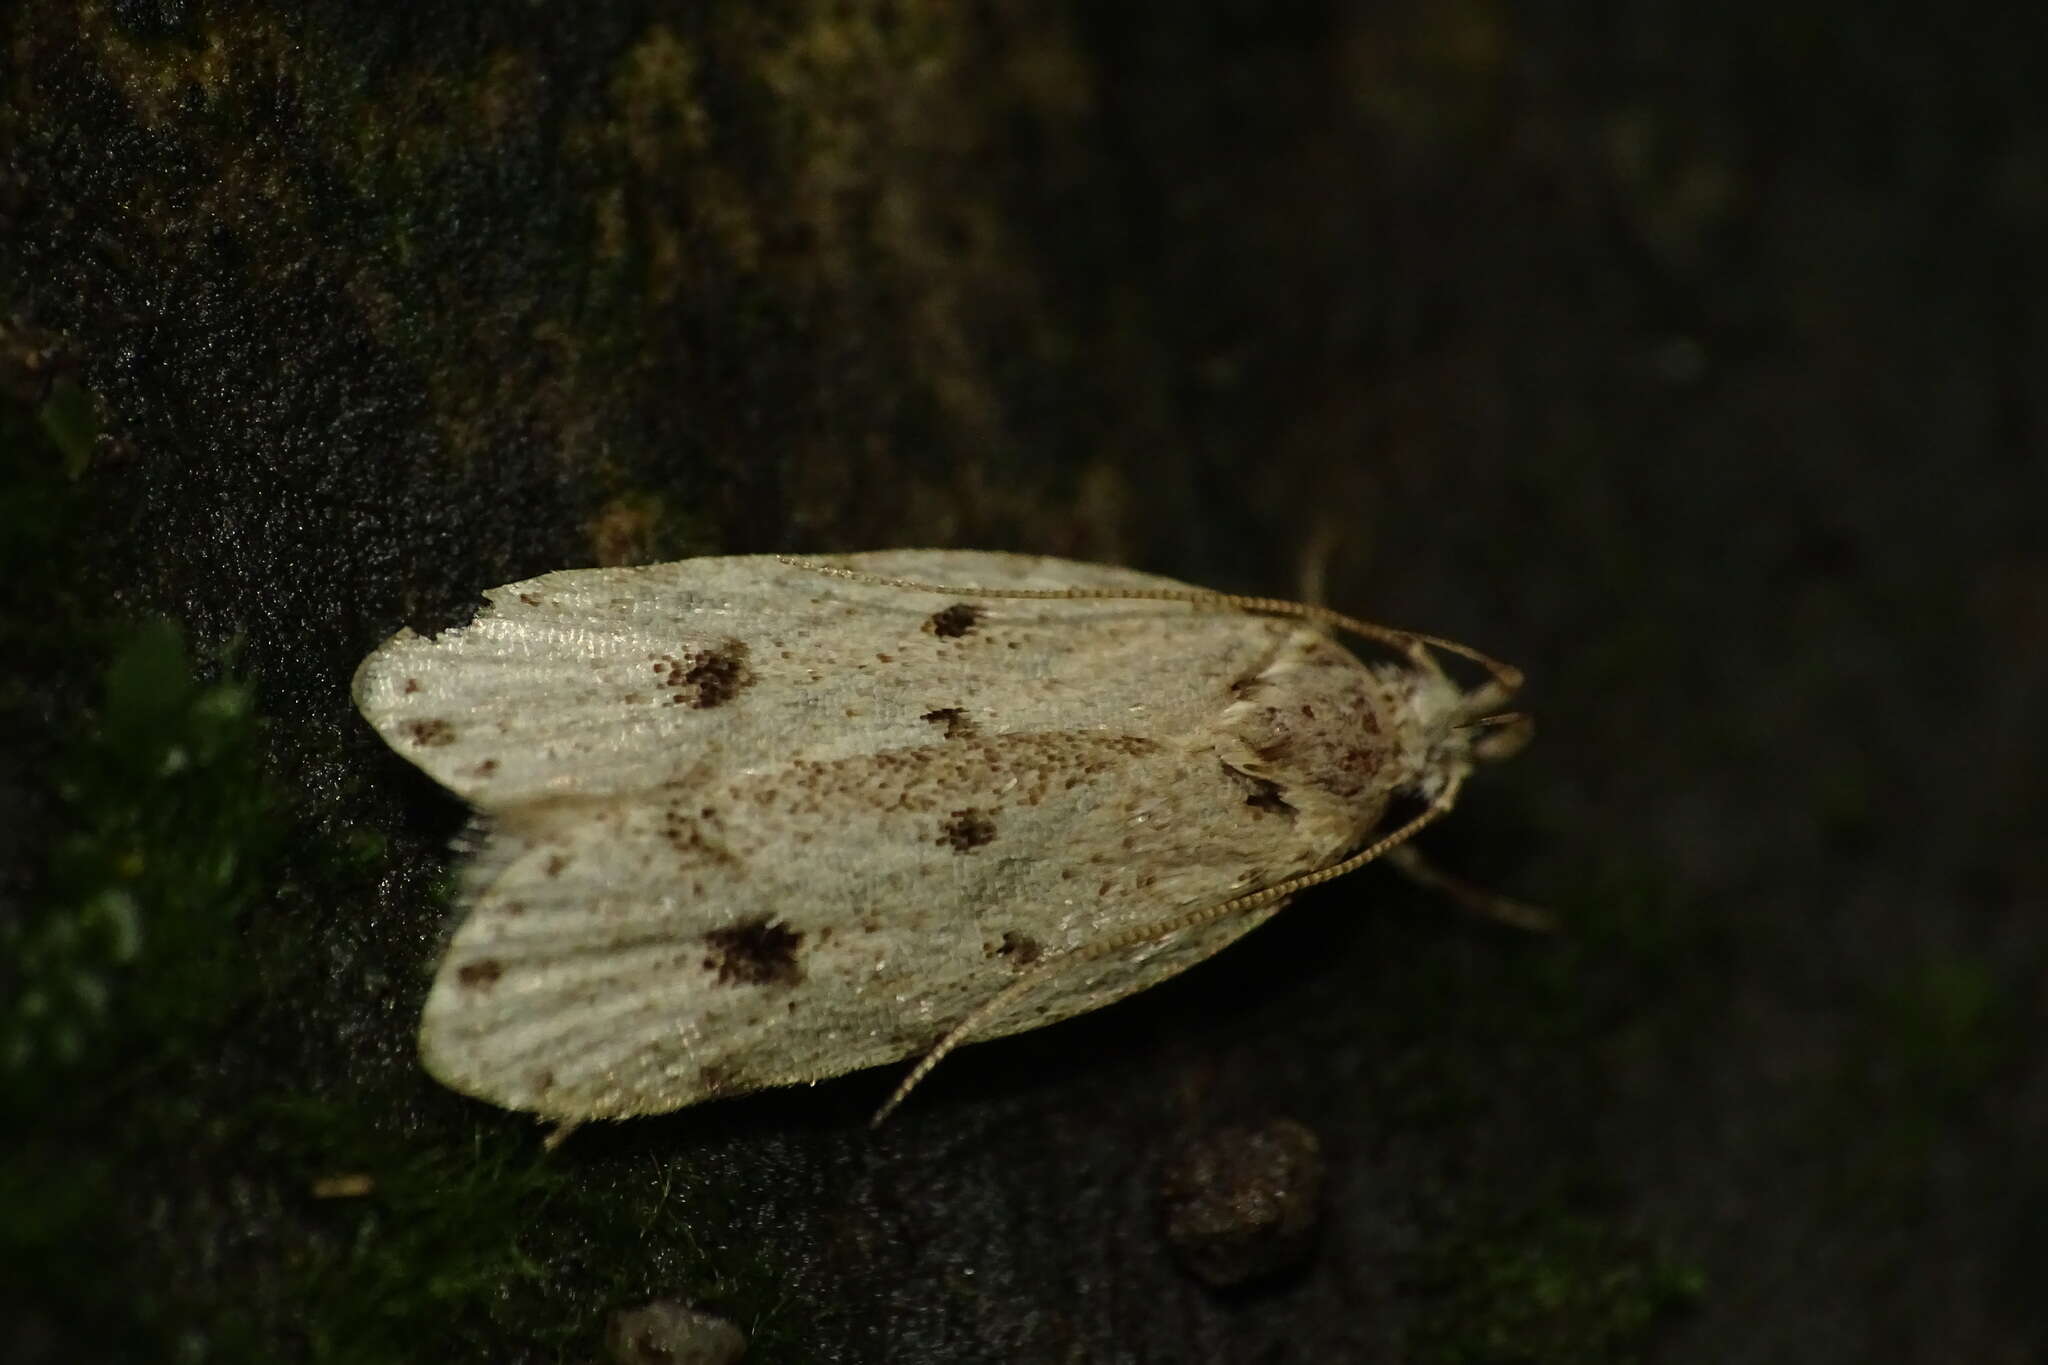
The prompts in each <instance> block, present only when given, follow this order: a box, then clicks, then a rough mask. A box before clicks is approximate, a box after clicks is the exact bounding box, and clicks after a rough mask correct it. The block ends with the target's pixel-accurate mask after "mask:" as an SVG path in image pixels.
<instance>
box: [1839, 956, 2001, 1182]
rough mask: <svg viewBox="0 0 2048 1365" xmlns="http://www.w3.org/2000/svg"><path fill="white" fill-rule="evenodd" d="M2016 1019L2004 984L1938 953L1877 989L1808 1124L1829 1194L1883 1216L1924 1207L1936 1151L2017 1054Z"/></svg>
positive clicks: (1974, 1111)
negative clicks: (1821, 1152)
mask: <svg viewBox="0 0 2048 1365" xmlns="http://www.w3.org/2000/svg"><path fill="white" fill-rule="evenodd" d="M2022 1019H2023V1011H2021V1010H2020V1009H2019V1008H2018V1006H2017V1003H2016V998H2015V995H2014V992H2013V988H2012V986H2011V984H2010V983H2009V982H2008V981H2007V980H2005V979H2004V978H2003V977H2002V976H2001V975H2000V974H1999V973H1997V972H1996V971H1994V970H1993V969H1992V967H1991V966H1990V964H1988V963H1986V962H1984V961H1981V960H1978V959H1976V958H1971V957H1966V956H1960V955H1937V956H1935V957H1932V958H1930V959H1928V960H1926V961H1924V962H1921V963H1918V964H1916V965H1915V966H1913V967H1912V968H1910V969H1908V970H1907V971H1906V972H1904V973H1903V974H1902V975H1901V976H1900V977H1899V978H1898V979H1896V980H1894V981H1892V982H1891V983H1890V984H1888V985H1886V986H1884V987H1883V988H1881V989H1879V990H1876V991H1873V992H1872V993H1871V995H1870V997H1869V999H1868V1001H1867V1003H1866V1005H1865V1008H1864V1009H1863V1010H1862V1011H1861V1014H1860V1017H1859V1018H1858V1021H1857V1026H1856V1028H1855V1030H1854V1032H1853V1033H1852V1034H1851V1037H1850V1039H1849V1043H1848V1046H1847V1048H1846V1049H1845V1053H1844V1057H1845V1063H1844V1066H1843V1069H1842V1071H1841V1073H1840V1078H1839V1083H1838V1084H1837V1085H1836V1086H1835V1087H1834V1088H1833V1089H1832V1091H1831V1092H1830V1093H1829V1094H1828V1095H1827V1096H1826V1098H1825V1100H1824V1101H1823V1104H1822V1108H1821V1114H1820V1118H1819V1120H1818V1123H1817V1125H1816V1128H1817V1132H1816V1135H1815V1140H1816V1141H1817V1142H1818V1143H1820V1144H1822V1145H1823V1146H1825V1148H1826V1149H1827V1150H1828V1151H1829V1152H1830V1153H1832V1156H1831V1158H1830V1161H1829V1169H1830V1170H1832V1171H1833V1172H1834V1173H1835V1181H1836V1184H1835V1188H1834V1191H1833V1193H1834V1195H1835V1197H1836V1198H1837V1199H1838V1200H1839V1201H1841V1202H1842V1203H1843V1204H1844V1205H1845V1206H1846V1207H1848V1208H1851V1209H1855V1210H1859V1211H1861V1212H1863V1213H1864V1214H1865V1215H1868V1214H1870V1213H1872V1212H1873V1211H1882V1212H1883V1214H1884V1215H1885V1216H1887V1217H1890V1216H1898V1215H1899V1214H1900V1213H1901V1212H1902V1206H1903V1208H1910V1207H1912V1206H1913V1205H1915V1204H1917V1203H1918V1202H1919V1201H1920V1200H1921V1199H1922V1198H1924V1197H1925V1195H1926V1192H1927V1185H1928V1175H1929V1171H1930V1166H1931V1163H1932V1162H1933V1161H1934V1159H1935V1153H1936V1151H1937V1149H1938V1148H1939V1146H1940V1144H1941V1143H1943V1142H1944V1141H1945V1140H1947V1139H1948V1138H1949V1137H1950V1136H1951V1135H1953V1134H1954V1133H1955V1132H1957V1131H1959V1130H1963V1129H1967V1128H1968V1127H1969V1126H1970V1125H1971V1124H1973V1123H1974V1122H1976V1121H1977V1120H1978V1117H1979V1115H1980V1113H1981V1110H1982V1108H1983V1101H1984V1097H1985V1096H1986V1095H1987V1094H1989V1093H1991V1091H1992V1089H1993V1087H1994V1084H1995V1082H1996V1080H1997V1078H1998V1076H1999V1074H2000V1072H2001V1071H2002V1070H2003V1069H2004V1068H2005V1067H2006V1066H2008V1065H2009V1064H2010V1063H2011V1062H2012V1060H2013V1059H2014V1058H2015V1057H2017V1056H2019V1055H2020V1054H2021V1052H2022V1051H2023V1050H2024V1041H2023V1034H2022V1031H2021V1030H2022Z"/></svg>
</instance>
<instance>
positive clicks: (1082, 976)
mask: <svg viewBox="0 0 2048 1365" xmlns="http://www.w3.org/2000/svg"><path fill="white" fill-rule="evenodd" d="M992 792H994V793H1001V795H1000V796H998V797H994V798H992V797H991V793H992ZM1329 856H1331V851H1330V850H1329V849H1327V848H1324V847H1318V846H1316V845H1314V844H1313V843H1312V842H1311V841H1308V840H1304V839H1301V838H1298V837H1293V836H1292V835H1290V833H1289V831H1288V830H1287V829H1286V828H1285V822H1284V820H1283V818H1282V817H1280V816H1277V815H1274V814H1271V813H1269V812H1266V811H1263V810H1261V809H1259V808H1256V807H1252V806H1248V805H1246V804H1245V803H1244V801H1243V799H1242V791H1241V789H1239V788H1238V787H1236V786H1235V785H1234V784H1233V783H1232V782H1231V781H1230V780H1229V779H1228V777H1227V776H1226V775H1224V774H1223V773H1222V772H1221V770H1220V768H1219V765H1217V764H1216V763H1215V762H1214V760H1213V758H1212V757H1210V756H1209V755H1207V754H1206V753H1202V752H1200V751H1199V750H1193V749H1189V748H1185V747H1178V746H1173V745H1168V744H1165V743H1162V742H1156V741H1147V740H1142V739H1138V738H1135V737H1131V736H1123V735H1097V736H1087V735H1075V734H1072V733H1053V734H1016V735H1007V736H997V737H983V738H965V737H963V738H960V739H955V740H939V741H935V742H932V743H928V744H926V745H923V746H917V747H914V748H907V749H902V750H896V751H891V752H886V753H880V754H871V755H865V756H855V757H853V758H849V759H844V760H836V761H830V762H823V763H816V764H797V765H792V766H790V767H788V768H785V769H782V770H777V771H772V772H769V773H765V774H758V775H755V776H752V777H743V778H735V779H733V780H731V781H729V782H723V783H718V784H712V785H710V786H708V787H707V786H699V787H696V788H692V789H690V790H687V791H684V790H674V791H670V792H667V793H663V794H661V795H660V796H659V797H658V798H657V797H652V796H646V795H643V796H641V797H637V798H634V799H625V798H617V797H599V798H588V799H575V800H563V801H558V802H550V803H536V804H533V805H531V806H528V807H522V808H519V809H516V810H514V811H511V812H509V813H507V814H506V815H505V816H503V817H501V818H500V819H499V820H498V821H496V822H495V827H494V828H493V829H492V831H491V833H490V834H489V836H488V841H487V843H486V845H485V847H484V848H483V850H482V851H481V852H480V854H479V856H478V858H477V859H476V861H475V862H474V863H473V864H472V865H471V866H470V868H469V869H468V872H467V879H468V881H467V899H468V902H469V914H468V918H467V919H466V920H465V921H464V922H463V924H462V925H461V927H460V928H459V929H458V930H457V932H456V934H455V936H454V939H453V940H452V942H451V943H450V945H449V948H448V951H447V954H446V956H445V958H444V960H443V962H442V965H441V968H440V972H439V975H438V977H437V979H436V981H435V983H434V986H433V989H432V991H431V993H430V995H429V998H428V1001H427V1006H426V1010H425V1013H424V1017H423V1021H422V1025H421V1034H420V1044H421V1053H422V1057H423V1059H424V1061H425V1063H426V1066H427V1069H428V1070H429V1071H430V1072H432V1073H433V1074H434V1075H435V1076H437V1077H438V1078H440V1079H441V1080H442V1081H443V1082H445V1083H446V1084H448V1085H450V1086H451V1087H453V1088H454V1089H457V1090H460V1091H463V1092H464V1093H467V1094H471V1095H475V1096H477V1097H479V1098H483V1099H487V1100H490V1101H492V1102H494V1103H497V1104H500V1105H503V1106H506V1107H508V1108H513V1109H522V1110H531V1111H534V1112H537V1113H540V1114H544V1115H549V1116H553V1117H558V1118H568V1119H584V1118H597V1117H620V1116H625V1115H630V1114H644V1113H659V1112H663V1111H666V1110H670V1109H674V1108H678V1107H680V1106H682V1105H685V1104H690V1103H693V1102H695V1101H698V1100H702V1099H707V1098H710V1097H713V1096H716V1095H721V1094H730V1093H737V1092H740V1091H746V1090H752V1089H756V1088H760V1087H763V1086H772V1085H781V1084H789V1083H794V1082H800V1081H808V1080H815V1079H820V1078H823V1077H827V1076H833V1075H838V1074H841V1073H844V1072H847V1071H852V1070H856V1069H858V1068H861V1067H866V1066H872V1065H876V1064H879V1063H883V1062H889V1061H893V1060H896V1059H899V1058H902V1057H905V1056H909V1055H911V1054H914V1053H917V1052H921V1051H923V1050H924V1049H925V1048H927V1047H929V1046H930V1045H931V1044H932V1042H934V1041H935V1040H936V1039H937V1038H938V1037H939V1036H940V1035H941V1034H943V1033H944V1032H945V1031H946V1030H947V1029H948V1028H949V1027H950V1026H952V1025H953V1024H955V1023H957V1022H958V1021H959V1020H960V1019H962V1018H964V1017H965V1016H966V1015H967V1014H968V1013H970V1012H971V1011H972V1010H973V1009H974V1008H975V1007H976V1006H978V1005H980V1004H982V1003H983V1002H985V1001H986V1000H987V999H988V998H989V997H990V996H991V995H993V994H994V993H995V992H996V991H997V990H1000V989H1001V988H1002V986H1003V985H1004V984H1005V983H1006V982H1008V981H1009V980H1011V979H1013V978H1014V976H1015V974H1016V973H1017V972H1020V971H1023V970H1026V969H1028V968H1030V967H1031V966H1033V965H1034V964H1036V963H1037V962H1040V961H1043V960H1045V958H1046V956H1047V955H1048V954H1051V953H1056V952H1059V951H1061V950H1063V949H1066V948H1070V947H1074V946H1077V945H1080V944H1083V943H1087V942H1091V941H1094V940H1095V939H1097V938H1098V937H1100V936H1102V935H1105V934H1114V933H1117V932H1119V931H1122V930H1128V929H1131V928H1135V927H1137V926H1140V925H1145V924H1151V923H1154V922H1156V921H1158V920H1161V919H1163V918H1167V917H1169V916H1171V915H1173V914H1175V913H1179V912H1182V911H1184V910H1186V909H1187V908H1189V907H1193V906H1200V905H1208V904H1215V903H1217V902H1219V901H1221V900H1224V899H1227V898H1229V897H1230V896H1232V895H1235V894H1239V893H1241V892H1243V891H1246V890H1250V889H1253V888H1254V887H1256V886H1259V885H1268V884H1271V883H1272V882H1273V881H1275V880H1277V879H1279V878H1280V877H1283V876H1286V875H1290V874H1291V873H1293V872H1295V871H1299V870H1303V869H1305V868H1306V867H1309V866H1314V865H1318V864H1319V863H1321V862H1322V861H1325V860H1327V858H1328V857H1329ZM1273 908H1277V907H1268V908H1266V909H1264V910H1262V911H1260V912H1257V913H1255V914H1252V915H1247V916H1238V917H1233V918H1230V919H1228V920H1225V921H1223V922H1219V923H1217V924H1213V925H1210V926H1207V927H1205V928H1204V929H1202V930H1201V931H1199V932H1196V933H1190V934H1186V935H1182V936H1180V937H1179V938H1176V939H1174V940H1170V941H1168V942H1166V943H1161V944H1150V945H1145V946H1142V947H1140V948H1137V949H1134V950H1133V952H1132V953H1131V954H1129V955H1126V957H1125V958H1124V959H1123V960H1121V961H1118V962H1101V961H1095V962H1089V963H1087V964H1086V965H1085V966H1083V967H1080V968H1077V969H1076V970H1075V971H1074V972H1073V973H1071V974H1055V975H1053V976H1052V977H1051V979H1050V980H1049V981H1048V983H1047V989H1046V991H1045V992H1044V993H1043V994H1039V993H1037V992H1034V993H1033V995H1032V996H1031V998H1030V999H1028V1000H1027V1001H1025V1002H1024V1003H1023V1005H1022V1006H1021V1007H1020V1010H1019V1011H1018V1012H1016V1013H1015V1014H1013V1015H1011V1016H1008V1017H1004V1018H999V1019H995V1020H992V1021H990V1023H989V1025H988V1026H987V1027H986V1028H985V1029H983V1030H982V1031H981V1034H980V1036H984V1037H987V1036H994V1035H996V1034H1002V1033H1008V1032H1014V1031H1017V1030H1019V1029H1023V1028H1028V1027H1032V1026H1035V1025H1037V1024H1042V1023H1047V1022H1050V1021H1052V1020H1054V1019H1058V1018H1064V1017H1066V1016H1068V1015H1071V1014H1076V1013H1080V1012H1082V1011H1084V1010H1088V1009H1092V1008H1094V1007H1096V1006H1097V1005H1101V1004H1104V1003H1107V1002H1108V1001H1110V1000H1113V999H1115V998H1117V997H1119V996H1122V995H1125V994H1128V993H1130V992H1131V991H1134V990H1138V989H1141V988H1142V987H1144V986H1146V985H1148V984H1150V983H1151V982H1153V981H1156V980H1158V979H1160V978H1161V977H1163V976H1166V975H1170V974H1171V973H1173V972H1175V971H1178V970H1180V969H1181V968H1183V967H1185V966H1186V965H1188V964H1189V963H1190V962H1192V961H1195V960H1197V959H1199V958H1200V957H1202V956H1206V955H1207V954H1208V953H1210V952H1213V951H1215V950H1216V949H1217V948H1219V947H1221V946H1222V945H1223V944H1224V943H1227V942H1228V941H1230V939H1232V938H1235V937H1236V936H1237V935H1238V934H1240V933H1242V932H1244V931H1245V930H1246V929H1248V928H1250V927H1251V926H1252V925H1253V924H1255V923H1257V922H1258V921H1259V920H1260V919H1263V918H1264V917H1265V915H1267V914H1270V913H1271V912H1272V909H1273Z"/></svg>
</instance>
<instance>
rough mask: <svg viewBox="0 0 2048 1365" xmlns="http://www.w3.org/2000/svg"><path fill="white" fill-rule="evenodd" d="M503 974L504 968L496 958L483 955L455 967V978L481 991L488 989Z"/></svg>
mask: <svg viewBox="0 0 2048 1365" xmlns="http://www.w3.org/2000/svg"><path fill="white" fill-rule="evenodd" d="M504 974H505V969H504V967H503V966H501V965H500V964H499V962H498V960H497V959H496V958H490V957H484V958H478V959H477V960H476V961H475V962H465V963H463V964H462V965H461V966H460V967H458V968H456V970H455V979H456V980H457V981H460V982H461V983H462V984H463V985H465V986H468V987H469V988H471V989H472V990H480V991H481V990H489V989H490V988H491V987H492V986H494V985H496V984H497V982H498V978H499V977H501V976H503V975H504Z"/></svg>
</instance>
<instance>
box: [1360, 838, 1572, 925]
mask: <svg viewBox="0 0 2048 1365" xmlns="http://www.w3.org/2000/svg"><path fill="white" fill-rule="evenodd" d="M1387 861H1388V862H1390V863H1392V864H1393V865H1394V866H1395V867H1396V868H1398V869H1399V870H1400V872H1401V875H1402V876H1404V877H1406V878H1407V879H1408V880H1409V881H1411V882H1414V883H1415V884H1416V885H1417V886H1419V887H1422V888H1423V889H1424V890H1426V891H1432V892H1434V893H1436V894H1437V895H1439V896H1442V897H1443V898H1444V899H1445V900H1448V901H1450V902H1451V903H1452V904H1453V905H1456V906H1457V907H1459V908H1460V909H1462V910H1468V911H1470V912H1471V913H1472V914H1475V915H1480V916H1483V917H1484V918H1486V919H1490V920H1497V921H1499V922H1500V923H1502V924H1508V925H1513V926H1514V927H1515V928H1517V929H1527V930H1529V931H1530V932H1531V933H1537V934H1553V933H1556V932H1557V917H1556V916H1555V915H1553V914H1551V913H1550V912H1549V911H1548V910H1545V909H1542V908H1541V907H1539V906H1534V905H1530V904H1528V903H1527V902H1525V901H1518V900H1515V899H1513V898H1512V897H1509V896H1503V895H1501V894H1500V893H1499V892H1496V891H1488V890H1487V889H1486V888H1485V887H1483V886H1476V885H1474V884H1473V883H1471V882H1468V881H1466V880H1465V879H1464V878H1463V877H1460V876H1458V875H1456V874H1455V873H1451V872H1446V871H1444V870H1443V869H1442V868H1440V867H1438V866H1437V865H1436V864H1435V863H1433V862H1431V861H1430V860H1429V859H1428V858H1427V857H1425V856H1424V855H1423V852H1422V850H1421V849H1419V848H1417V847H1415V845H1413V844H1403V845H1402V846H1401V847H1399V848H1395V849H1389V850H1388V851H1387Z"/></svg>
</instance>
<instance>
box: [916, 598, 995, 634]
mask: <svg viewBox="0 0 2048 1365" xmlns="http://www.w3.org/2000/svg"><path fill="white" fill-rule="evenodd" d="M980 624H981V608H980V607H972V606H969V605H968V604H967V603H965V602H955V603H954V604H953V605H952V606H950V607H945V608H942V609H941V610H939V611H935V612H933V613H932V614H931V617H930V618H929V619H928V620H927V621H926V622H925V623H924V628H925V629H926V630H928V631H930V632H931V633H932V634H934V635H936V636H938V637H939V638H940V639H941V640H957V639H959V638H960V637H961V636H963V635H965V634H967V633H968V632H969V631H971V630H973V629H974V628H975V627H976V626H978V625H980Z"/></svg>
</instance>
